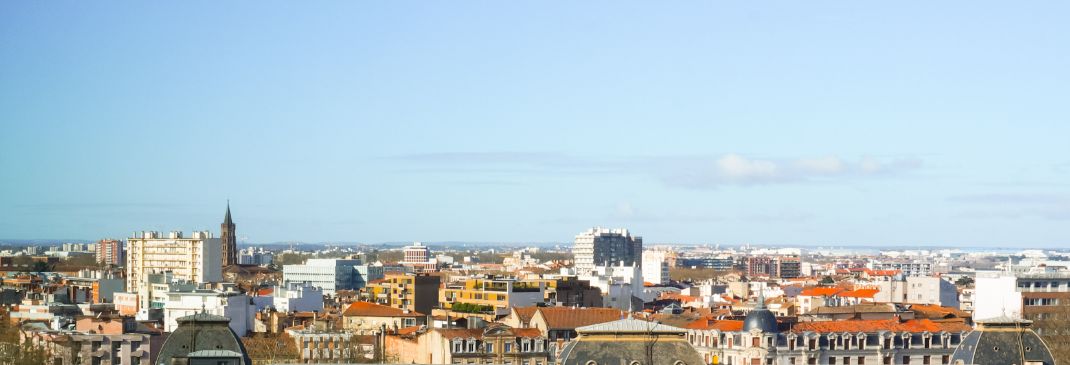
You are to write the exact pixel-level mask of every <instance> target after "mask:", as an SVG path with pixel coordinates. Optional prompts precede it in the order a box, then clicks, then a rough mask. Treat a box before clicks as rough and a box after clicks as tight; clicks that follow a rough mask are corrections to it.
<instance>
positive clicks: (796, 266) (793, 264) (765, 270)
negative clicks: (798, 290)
mask: <svg viewBox="0 0 1070 365" xmlns="http://www.w3.org/2000/svg"><path fill="white" fill-rule="evenodd" d="M743 261H744V267H745V271H744V272H745V273H746V274H747V276H751V277H755V276H768V277H774V278H784V279H790V278H797V277H799V276H801V271H802V268H801V266H802V262H801V261H800V260H799V257H798V256H748V257H746V258H744V259H743Z"/></svg>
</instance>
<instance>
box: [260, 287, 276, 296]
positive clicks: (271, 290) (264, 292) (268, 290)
mask: <svg viewBox="0 0 1070 365" xmlns="http://www.w3.org/2000/svg"><path fill="white" fill-rule="evenodd" d="M273 293H275V288H261V289H260V290H257V291H256V295H257V296H261V297H266V296H269V295H271V294H273Z"/></svg>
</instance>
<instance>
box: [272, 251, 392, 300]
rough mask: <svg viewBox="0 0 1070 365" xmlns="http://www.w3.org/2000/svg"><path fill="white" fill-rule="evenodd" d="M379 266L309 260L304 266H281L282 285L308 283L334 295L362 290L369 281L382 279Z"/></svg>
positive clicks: (352, 260) (332, 260) (328, 260)
mask: <svg viewBox="0 0 1070 365" xmlns="http://www.w3.org/2000/svg"><path fill="white" fill-rule="evenodd" d="M382 278H383V268H382V267H380V266H369V265H361V262H360V260H355V259H309V260H308V261H306V262H305V264H304V265H283V267H282V281H283V283H284V284H286V285H289V284H291V283H299V284H300V283H308V284H310V285H312V286H316V287H319V288H322V289H323V294H327V295H334V294H335V292H336V291H338V290H356V289H360V288H363V287H364V286H365V285H366V284H367V283H368V282H369V281H372V280H376V279H382Z"/></svg>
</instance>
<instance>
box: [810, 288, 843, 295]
mask: <svg viewBox="0 0 1070 365" xmlns="http://www.w3.org/2000/svg"><path fill="white" fill-rule="evenodd" d="M842 291H843V289H840V288H807V289H803V291H802V292H801V293H799V296H807V297H827V296H833V295H836V294H838V293H839V292H842Z"/></svg>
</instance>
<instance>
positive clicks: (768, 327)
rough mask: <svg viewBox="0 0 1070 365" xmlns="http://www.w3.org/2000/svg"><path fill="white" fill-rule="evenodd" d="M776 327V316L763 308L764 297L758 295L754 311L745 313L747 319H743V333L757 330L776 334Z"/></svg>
mask: <svg viewBox="0 0 1070 365" xmlns="http://www.w3.org/2000/svg"><path fill="white" fill-rule="evenodd" d="M778 327H779V326H777V322H776V316H775V315H773V312H770V311H769V309H766V308H765V296H762V295H759V296H758V304H757V305H756V306H755V307H754V310H752V311H750V313H747V318H745V319H743V331H744V332H749V331H750V330H754V329H757V330H760V331H762V332H768V333H776V332H777V329H778Z"/></svg>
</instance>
